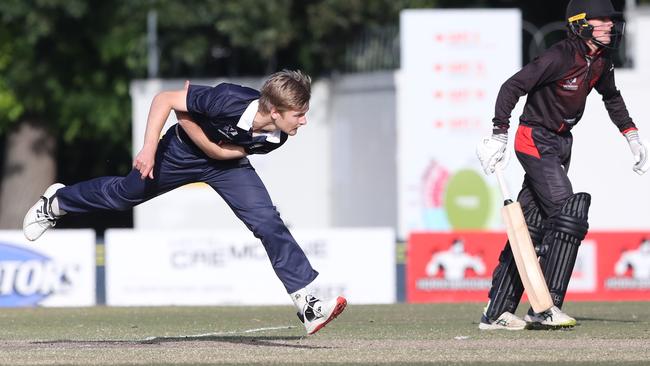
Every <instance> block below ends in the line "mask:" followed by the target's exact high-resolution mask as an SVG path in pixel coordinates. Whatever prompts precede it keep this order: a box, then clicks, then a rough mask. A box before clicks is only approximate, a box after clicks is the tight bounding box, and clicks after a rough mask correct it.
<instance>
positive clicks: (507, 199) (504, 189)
mask: <svg viewBox="0 0 650 366" xmlns="http://www.w3.org/2000/svg"><path fill="white" fill-rule="evenodd" d="M494 173H495V174H496V176H497V182H498V183H499V188H500V189H501V195H502V196H503V201H504V205H508V204H510V203H512V196H510V191H509V190H508V184H507V183H506V180H505V178H503V168H502V166H501V164H497V165H496V167H495V169H494Z"/></svg>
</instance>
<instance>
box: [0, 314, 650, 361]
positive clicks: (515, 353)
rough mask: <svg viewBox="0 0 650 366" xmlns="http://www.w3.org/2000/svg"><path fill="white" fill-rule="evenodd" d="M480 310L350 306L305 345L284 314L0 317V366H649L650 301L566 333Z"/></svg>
mask: <svg viewBox="0 0 650 366" xmlns="http://www.w3.org/2000/svg"><path fill="white" fill-rule="evenodd" d="M482 306H483V304H477V303H471V304H469V303H466V304H421V305H409V304H396V305H354V304H350V305H349V306H348V308H347V309H346V311H345V312H344V313H343V314H341V316H340V317H339V318H338V319H336V320H335V321H333V322H332V323H330V324H329V325H328V326H327V327H326V328H324V329H323V330H321V331H320V332H319V333H317V334H316V335H314V336H309V337H306V336H305V335H304V329H303V328H302V325H301V324H300V323H299V322H298V320H297V317H296V316H295V312H294V311H293V308H292V307H289V306H277V307H234V306H233V307H149V308H118V307H92V308H75V309H69V308H30V309H0V364H2V365H53V364H66V365H154V364H155V365H161V364H165V365H181V364H182V365H191V364H195V365H199V364H247V365H248V364H272V363H274V364H368V365H377V364H391V365H395V364H397V365H400V364H441V365H443V364H445V365H448V364H458V365H487V364H493V365H498V364H511V365H519V364H525V363H529V364H535V365H539V364H547V365H576V364H585V365H586V364H597V365H616V364H621V365H635V364H638V365H642V364H648V363H649V362H650V303H646V302H607V303H604V302H603V303H588V302H569V303H568V304H566V306H565V308H564V309H565V310H566V311H567V312H568V313H569V314H571V315H573V316H574V317H575V318H576V319H577V320H578V322H579V325H578V326H577V327H575V328H574V329H572V330H562V331H549V330H544V331H541V330H535V331H533V330H526V331H508V332H505V331H499V332H494V331H479V330H478V320H479V318H480V313H481V311H482ZM525 309H526V307H525V306H520V309H519V313H520V315H521V313H523V312H524V311H525Z"/></svg>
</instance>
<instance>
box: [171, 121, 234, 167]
mask: <svg viewBox="0 0 650 366" xmlns="http://www.w3.org/2000/svg"><path fill="white" fill-rule="evenodd" d="M176 118H177V119H178V124H179V125H180V126H181V128H182V129H183V131H185V133H187V135H188V136H189V137H190V139H191V140H192V142H194V144H196V146H198V147H199V149H201V151H203V152H204V153H205V154H206V155H207V156H208V157H210V158H211V159H215V160H231V159H241V158H243V157H245V156H246V155H247V154H246V152H245V151H244V148H243V147H241V146H237V145H233V144H221V145H219V144H216V143H215V142H213V141H212V140H210V139H209V138H208V136H207V135H206V134H205V132H203V130H202V129H201V126H199V125H198V124H197V123H196V122H194V121H193V120H192V119H191V118H190V115H189V113H185V112H176Z"/></svg>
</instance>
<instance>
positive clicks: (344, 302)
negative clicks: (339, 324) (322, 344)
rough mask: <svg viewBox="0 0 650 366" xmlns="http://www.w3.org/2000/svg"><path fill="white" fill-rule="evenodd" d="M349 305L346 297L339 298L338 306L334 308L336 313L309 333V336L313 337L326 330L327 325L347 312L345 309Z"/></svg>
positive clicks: (333, 312) (337, 299)
mask: <svg viewBox="0 0 650 366" xmlns="http://www.w3.org/2000/svg"><path fill="white" fill-rule="evenodd" d="M347 304H348V301H347V300H346V299H345V298H344V297H341V296H339V297H337V298H336V306H335V307H334V311H332V315H330V317H329V318H327V320H326V321H325V322H323V324H321V325H319V326H317V327H316V328H315V329H314V330H313V331H312V332H311V333H309V335H312V334H314V333H316V332H318V331H319V330H321V329H322V328H324V327H325V326H326V325H327V323H329V322H331V321H332V320H334V319H336V317H337V316H339V314H341V313H342V312H343V310H345V307H346V306H347Z"/></svg>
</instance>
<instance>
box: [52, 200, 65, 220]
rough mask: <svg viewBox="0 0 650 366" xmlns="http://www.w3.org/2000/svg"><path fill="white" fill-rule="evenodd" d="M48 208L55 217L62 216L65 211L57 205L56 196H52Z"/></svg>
mask: <svg viewBox="0 0 650 366" xmlns="http://www.w3.org/2000/svg"><path fill="white" fill-rule="evenodd" d="M50 208H51V209H52V213H53V214H54V216H57V217H59V216H63V215H65V214H66V213H67V212H65V210H63V209H62V208H60V207H59V199H58V198H57V197H54V199H53V200H52V202H50Z"/></svg>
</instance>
